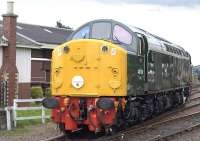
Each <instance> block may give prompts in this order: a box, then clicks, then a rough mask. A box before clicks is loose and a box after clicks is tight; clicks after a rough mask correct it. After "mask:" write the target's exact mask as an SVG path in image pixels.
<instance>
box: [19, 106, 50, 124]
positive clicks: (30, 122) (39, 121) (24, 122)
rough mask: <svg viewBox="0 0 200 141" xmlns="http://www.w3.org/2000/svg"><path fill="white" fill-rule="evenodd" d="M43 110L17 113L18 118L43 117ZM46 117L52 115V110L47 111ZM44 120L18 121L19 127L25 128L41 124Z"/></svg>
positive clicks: (47, 120)
mask: <svg viewBox="0 0 200 141" xmlns="http://www.w3.org/2000/svg"><path fill="white" fill-rule="evenodd" d="M41 113H42V111H41V110H29V111H17V117H28V116H41ZM45 115H51V110H49V109H47V110H45ZM45 121H46V122H49V121H50V119H45ZM41 123H42V119H30V120H21V121H17V127H25V126H29V125H35V124H41Z"/></svg>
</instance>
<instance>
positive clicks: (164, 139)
mask: <svg viewBox="0 0 200 141" xmlns="http://www.w3.org/2000/svg"><path fill="white" fill-rule="evenodd" d="M198 128H200V123H198V124H195V125H192V126H190V127H187V128H185V129H181V130H178V131H176V132H174V133H171V134H168V135H165V136H161V135H159V136H156V137H155V138H152V139H150V140H148V141H168V140H170V138H173V137H175V136H177V135H181V134H183V133H185V132H191V131H193V130H195V129H198Z"/></svg>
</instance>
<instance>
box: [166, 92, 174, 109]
mask: <svg viewBox="0 0 200 141" xmlns="http://www.w3.org/2000/svg"><path fill="white" fill-rule="evenodd" d="M172 106H173V102H172V96H171V95H170V94H167V95H165V110H168V109H170V108H172Z"/></svg>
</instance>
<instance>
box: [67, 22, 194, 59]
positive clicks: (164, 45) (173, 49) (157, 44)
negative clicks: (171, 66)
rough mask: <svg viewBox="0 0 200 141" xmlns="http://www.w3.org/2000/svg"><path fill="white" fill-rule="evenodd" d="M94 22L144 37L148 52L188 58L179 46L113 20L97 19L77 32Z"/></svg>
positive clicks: (187, 54)
mask: <svg viewBox="0 0 200 141" xmlns="http://www.w3.org/2000/svg"><path fill="white" fill-rule="evenodd" d="M96 22H110V23H112V24H113V25H115V24H118V25H120V26H123V27H124V28H126V29H127V30H129V32H130V33H132V34H134V33H136V34H143V35H145V36H146V38H147V39H148V45H149V49H150V50H155V51H160V52H163V53H167V54H170V55H173V56H177V57H179V56H180V57H183V58H190V55H189V53H188V52H187V51H185V50H184V49H183V48H182V47H180V46H179V45H176V44H174V43H171V42H170V41H168V40H166V39H164V38H162V37H159V36H157V35H154V34H151V33H149V32H147V31H145V30H143V29H141V28H138V27H134V26H130V25H128V24H123V23H121V22H118V21H115V20H113V19H98V20H94V21H90V22H88V23H86V24H84V25H83V26H81V27H80V28H78V29H77V30H79V29H81V28H82V27H84V26H86V25H89V24H92V23H96ZM72 35H73V34H72ZM72 35H71V37H72ZM71 37H70V38H71ZM70 38H69V39H70Z"/></svg>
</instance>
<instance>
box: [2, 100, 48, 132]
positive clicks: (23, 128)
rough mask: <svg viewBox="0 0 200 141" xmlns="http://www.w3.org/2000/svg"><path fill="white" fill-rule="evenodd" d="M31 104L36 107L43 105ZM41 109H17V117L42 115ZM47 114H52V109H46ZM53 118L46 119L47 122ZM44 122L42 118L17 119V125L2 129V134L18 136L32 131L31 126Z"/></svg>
mask: <svg viewBox="0 0 200 141" xmlns="http://www.w3.org/2000/svg"><path fill="white" fill-rule="evenodd" d="M30 106H33V107H36V106H41V105H40V104H39V103H31V104H30ZM41 113H42V111H41V110H26V111H17V117H28V116H41ZM45 115H48V116H49V115H51V110H50V109H46V110H45ZM49 121H51V119H45V122H49ZM37 124H42V119H31V120H21V121H17V127H16V128H14V129H12V130H11V131H0V136H18V135H23V134H25V133H28V132H31V128H30V126H33V125H37Z"/></svg>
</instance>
